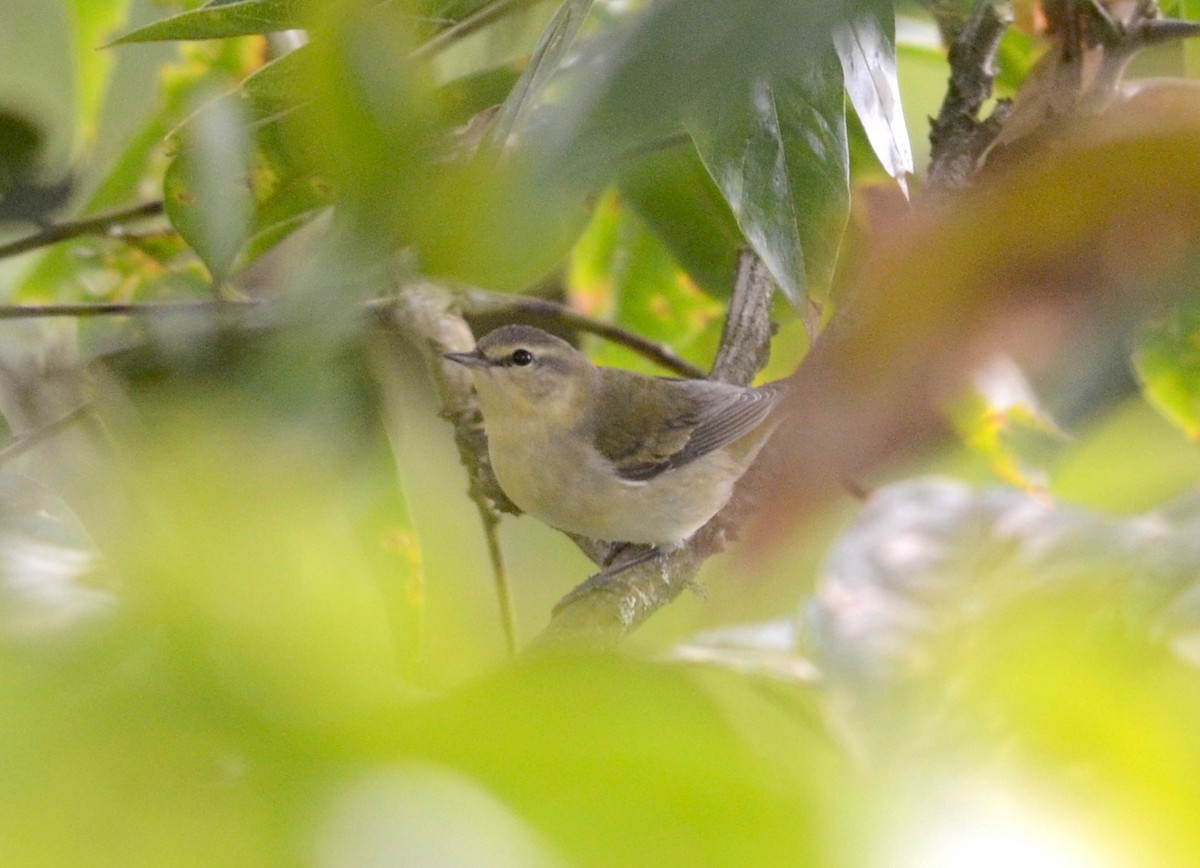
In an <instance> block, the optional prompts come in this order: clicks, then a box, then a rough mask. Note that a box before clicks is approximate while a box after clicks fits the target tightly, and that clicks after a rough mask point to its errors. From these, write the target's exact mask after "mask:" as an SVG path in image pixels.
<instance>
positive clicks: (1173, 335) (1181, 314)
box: [1133, 305, 1200, 441]
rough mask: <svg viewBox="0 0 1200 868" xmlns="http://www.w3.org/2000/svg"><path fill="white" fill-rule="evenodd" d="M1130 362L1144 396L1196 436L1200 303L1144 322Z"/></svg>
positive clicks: (1199, 397) (1198, 423)
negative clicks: (1199, 305)
mask: <svg viewBox="0 0 1200 868" xmlns="http://www.w3.org/2000/svg"><path fill="white" fill-rule="evenodd" d="M1133 364H1134V368H1135V370H1136V371H1137V374H1138V379H1139V380H1140V381H1141V384H1142V392H1143V393H1144V394H1145V396H1146V399H1147V400H1148V401H1149V402H1150V403H1151V404H1152V405H1153V406H1154V407H1155V408H1156V409H1158V411H1159V412H1161V413H1162V414H1163V415H1164V416H1166V417H1167V418H1168V419H1170V420H1171V421H1172V422H1174V423H1175V424H1176V425H1178V426H1179V427H1180V428H1181V429H1182V430H1183V432H1184V433H1185V434H1186V435H1187V436H1188V437H1189V438H1190V439H1191V440H1193V441H1196V440H1200V307H1198V306H1196V305H1188V306H1185V307H1183V308H1180V309H1179V310H1177V311H1175V312H1174V313H1173V314H1171V315H1169V316H1166V317H1163V318H1161V319H1157V320H1153V321H1151V322H1148V323H1146V325H1145V326H1143V327H1142V329H1141V330H1140V331H1139V332H1138V336H1137V346H1136V347H1135V349H1134V353H1133Z"/></svg>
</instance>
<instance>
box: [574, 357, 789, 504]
mask: <svg viewBox="0 0 1200 868" xmlns="http://www.w3.org/2000/svg"><path fill="white" fill-rule="evenodd" d="M639 379H641V378H640V377H639V375H637V374H632V373H630V372H628V371H619V370H616V369H612V368H608V369H605V376H604V389H605V400H603V401H601V402H600V403H599V406H601V407H606V408H608V410H609V412H608V413H607V414H606V418H603V419H599V420H597V422H598V424H597V425H596V431H597V437H596V447H597V449H598V450H599V451H600V452H601V454H603V455H604V456H605V457H606V458H608V459H609V460H610V461H612V462H613V465H614V466H615V467H616V469H617V475H618V476H620V477H621V478H622V479H626V480H629V481H634V482H640V481H645V480H648V479H652V478H654V477H655V476H658V475H659V474H660V473H665V472H666V471H668V470H672V469H674V468H676V467H682V466H684V465H686V464H689V463H691V462H692V461H695V460H696V459H697V458H701V457H703V456H705V455H708V454H709V453H711V452H714V451H715V450H717V449H720V448H722V447H724V446H727V445H729V444H730V443H734V442H736V441H737V440H739V439H741V438H742V437H744V436H745V435H746V434H749V433H750V432H751V431H753V430H754V429H755V428H757V427H758V426H759V425H761V424H762V423H763V422H764V421H765V420H766V418H767V416H768V415H770V412H771V410H772V408H773V407H774V406H775V404H776V403H777V402H778V400H779V398H780V396H781V395H782V394H783V392H784V389H785V385H784V383H782V382H776V383H771V384H768V385H766V386H762V387H760V388H757V389H749V388H743V387H741V386H731V385H729V384H727V383H715V382H711V381H708V380H674V379H665V378H664V379H659V380H657V381H656V388H654V389H652V390H651V389H647V388H646V384H645V383H642V382H637V381H638V380H639ZM664 386H665V387H667V389H666V391H664V390H663V388H662V387H664ZM651 396H652V397H651Z"/></svg>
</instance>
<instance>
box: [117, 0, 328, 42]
mask: <svg viewBox="0 0 1200 868" xmlns="http://www.w3.org/2000/svg"><path fill="white" fill-rule="evenodd" d="M305 6H306V0H238V2H228V3H220V4H210V5H208V6H205V7H203V8H201V9H192V10H190V11H187V12H181V13H179V14H178V15H172V16H171V17H169V18H164V19H162V20H161V21H156V22H154V23H153V24H147V25H145V26H144V27H139V28H137V29H136V30H132V31H130V32H129V33H126V34H124V35H122V36H121V37H119V38H117V39H116V40H114V41H113V42H112V44H113V45H124V44H127V43H133V42H158V41H162V40H177V39H226V38H229V37H231V36H249V35H253V34H259V33H274V32H276V31H279V30H292V29H296V28H302V27H304V26H305V21H306V17H305V14H304V13H305Z"/></svg>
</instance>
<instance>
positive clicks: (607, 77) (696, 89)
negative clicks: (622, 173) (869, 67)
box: [537, 0, 860, 183]
mask: <svg viewBox="0 0 1200 868" xmlns="http://www.w3.org/2000/svg"><path fill="white" fill-rule="evenodd" d="M859 6H860V3H859V2H844V3H843V2H818V0H744V2H740V3H728V2H725V0H665V2H660V3H654V4H650V5H649V6H648V7H647V8H646V9H645V11H643V12H642V13H640V14H638V15H633V16H629V18H628V19H626V20H625V21H624V22H623V23H622V24H621V25H620V26H618V27H616V28H614V29H613V30H611V31H607V32H605V33H602V34H600V35H598V36H596V37H594V38H592V39H591V40H589V41H588V42H587V43H586V44H585V45H584V46H583V47H582V48H581V49H580V53H579V57H578V58H577V59H576V61H575V62H573V63H572V65H571V68H570V69H569V70H567V71H565V73H564V76H563V79H562V82H561V89H560V91H559V93H560V94H561V96H560V99H559V103H558V105H557V106H555V107H554V112H555V113H554V114H553V116H552V117H551V118H550V119H548V120H546V121H545V123H544V124H543V129H541V130H540V131H539V137H538V139H539V140H538V142H537V148H538V149H539V151H540V152H541V151H544V152H545V153H544V156H546V157H547V158H548V159H549V160H550V161H551V162H552V164H553V165H554V166H555V167H562V169H563V171H567V172H575V173H578V177H579V178H580V179H581V182H582V183H593V182H594V181H595V179H596V178H597V176H603V175H606V174H608V173H610V172H611V171H612V170H613V169H614V168H615V163H614V161H615V160H616V159H619V158H622V157H624V156H627V155H628V154H630V153H632V152H635V151H637V150H639V149H642V148H645V147H647V146H651V145H655V144H657V143H660V142H662V141H663V140H665V139H668V138H670V137H671V136H673V135H677V134H678V133H679V132H680V131H682V130H683V128H684V124H685V120H686V119H687V118H688V117H693V116H699V117H711V116H713V115H715V114H717V113H719V112H720V111H722V110H723V109H724V108H726V107H730V106H738V105H743V104H745V103H746V102H747V101H748V100H749V99H750V98H751V95H752V93H753V92H754V90H755V87H756V83H757V82H759V81H760V80H761V79H762V78H763V76H764V75H774V74H794V71H795V70H796V68H797V67H798V66H804V65H806V64H807V63H808V62H807V61H804V60H800V59H803V58H811V57H821V56H822V52H824V51H826V50H827V49H828V47H829V45H830V42H831V39H832V34H833V32H834V30H835V29H836V28H838V27H840V26H842V25H843V24H844V23H845V22H846V21H848V20H850V18H849V16H850V15H851V14H852V12H853V11H854V10H855V9H857V8H858V7H859Z"/></svg>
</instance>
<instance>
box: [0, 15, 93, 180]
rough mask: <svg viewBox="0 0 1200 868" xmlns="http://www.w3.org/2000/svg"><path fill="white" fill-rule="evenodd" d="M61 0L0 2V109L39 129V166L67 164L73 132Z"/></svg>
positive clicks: (70, 58) (67, 28) (71, 74)
mask: <svg viewBox="0 0 1200 868" xmlns="http://www.w3.org/2000/svg"><path fill="white" fill-rule="evenodd" d="M71 18H72V16H71V13H70V11H69V9H68V8H67V6H66V3H65V0H46V2H38V3H4V4H0V56H2V57H3V58H4V70H5V73H4V75H3V76H0V110H3V111H4V112H5V113H7V114H10V115H16V116H19V117H22V118H25V119H26V123H28V124H30V125H31V126H32V127H33V128H35V129H37V130H39V131H40V136H41V142H40V150H39V153H38V167H39V168H40V169H43V170H46V169H49V170H52V171H59V172H61V171H62V169H63V168H64V167H65V165H66V164H67V161H68V159H69V155H70V153H71V148H72V146H73V144H74V141H75V136H76V110H75V108H76V102H77V99H78V97H77V95H76V93H75V81H76V70H75V52H74V51H73V50H72V46H71V32H72V20H71Z"/></svg>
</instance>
